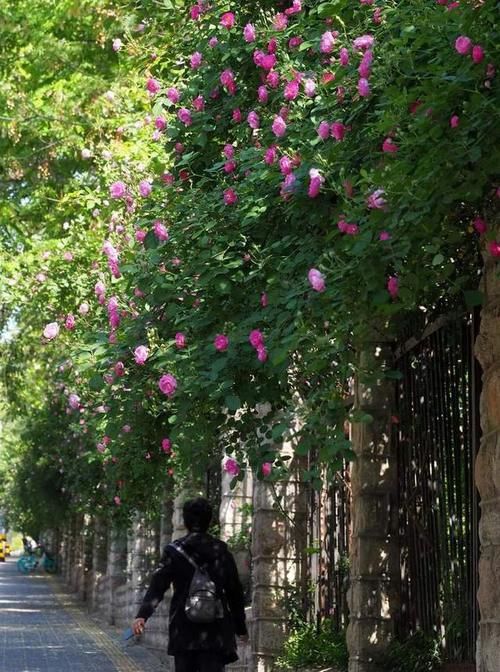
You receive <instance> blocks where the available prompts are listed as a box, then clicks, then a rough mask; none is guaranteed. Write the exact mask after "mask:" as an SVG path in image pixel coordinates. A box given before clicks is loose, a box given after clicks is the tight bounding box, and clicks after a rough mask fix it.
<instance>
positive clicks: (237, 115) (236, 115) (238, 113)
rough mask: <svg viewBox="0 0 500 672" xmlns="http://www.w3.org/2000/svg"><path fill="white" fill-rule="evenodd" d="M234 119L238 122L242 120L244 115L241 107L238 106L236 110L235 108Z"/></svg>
mask: <svg viewBox="0 0 500 672" xmlns="http://www.w3.org/2000/svg"><path fill="white" fill-rule="evenodd" d="M232 119H233V121H234V122H235V123H237V124H240V123H241V121H242V119H243V115H242V114H241V110H240V109H239V108H236V109H235V110H233V114H232Z"/></svg>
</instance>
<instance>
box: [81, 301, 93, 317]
mask: <svg viewBox="0 0 500 672" xmlns="http://www.w3.org/2000/svg"><path fill="white" fill-rule="evenodd" d="M78 312H79V313H80V315H88V313H89V312H90V306H89V304H88V303H87V302H86V301H84V302H83V303H81V304H80V306H79V308H78Z"/></svg>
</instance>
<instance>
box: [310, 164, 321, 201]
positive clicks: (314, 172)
mask: <svg viewBox="0 0 500 672" xmlns="http://www.w3.org/2000/svg"><path fill="white" fill-rule="evenodd" d="M324 181H325V178H324V177H323V176H322V175H321V173H320V172H319V170H318V169H317V168H311V170H310V171H309V187H308V191H307V195H308V196H309V198H316V196H318V195H319V192H320V189H321V185H322V184H323V183H324Z"/></svg>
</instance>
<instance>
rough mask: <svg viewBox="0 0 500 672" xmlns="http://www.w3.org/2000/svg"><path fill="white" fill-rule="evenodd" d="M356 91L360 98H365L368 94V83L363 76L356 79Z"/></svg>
mask: <svg viewBox="0 0 500 672" xmlns="http://www.w3.org/2000/svg"><path fill="white" fill-rule="evenodd" d="M358 93H359V95H360V96H361V97H362V98H367V97H368V96H369V95H370V83H369V82H368V80H367V79H365V78H364V77H361V79H360V80H359V81H358Z"/></svg>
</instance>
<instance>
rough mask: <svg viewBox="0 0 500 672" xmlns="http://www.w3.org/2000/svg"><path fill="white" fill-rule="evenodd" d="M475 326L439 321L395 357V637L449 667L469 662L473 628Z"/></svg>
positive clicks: (472, 319)
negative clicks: (432, 644)
mask: <svg viewBox="0 0 500 672" xmlns="http://www.w3.org/2000/svg"><path fill="white" fill-rule="evenodd" d="M477 322H478V316H477V315H467V316H463V317H460V318H453V319H450V318H446V319H444V318H443V319H441V320H438V322H436V323H434V324H433V325H431V326H430V327H428V328H427V329H426V330H425V331H424V333H423V334H422V336H421V337H420V338H419V339H417V338H412V339H410V340H409V341H408V342H407V343H406V345H405V346H403V347H402V348H401V349H400V351H399V352H398V353H397V358H398V362H397V364H398V368H399V370H400V371H401V372H402V374H403V377H402V379H401V381H400V382H399V383H398V394H397V397H398V400H397V403H398V417H397V419H396V421H398V423H399V424H397V425H396V431H395V433H396V434H397V436H396V443H397V451H398V470H399V521H400V542H401V614H400V620H399V623H398V629H399V633H398V634H399V636H406V635H409V634H411V633H413V632H415V631H416V630H422V631H424V632H427V633H429V634H434V635H436V636H438V637H439V638H440V639H441V641H442V643H443V647H444V651H445V656H446V658H447V660H449V661H453V662H455V661H456V662H467V661H473V660H474V657H475V647H476V636H477V629H478V607H477V601H476V593H477V587H478V577H477V566H478V552H479V551H478V497H477V494H476V489H475V485H474V462H475V457H476V453H477V450H478V444H479V433H480V428H479V403H478V399H479V386H480V372H479V368H478V364H477V362H476V360H475V358H474V353H473V347H474V340H475V336H476V334H477Z"/></svg>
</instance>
